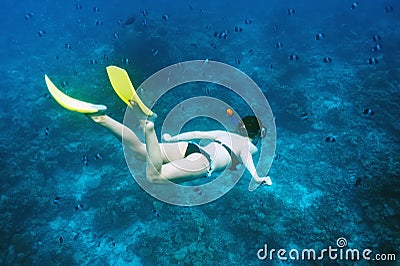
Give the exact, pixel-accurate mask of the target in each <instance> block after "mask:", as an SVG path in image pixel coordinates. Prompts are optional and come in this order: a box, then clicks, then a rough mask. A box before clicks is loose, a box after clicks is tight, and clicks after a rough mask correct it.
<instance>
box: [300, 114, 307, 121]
mask: <svg viewBox="0 0 400 266" xmlns="http://www.w3.org/2000/svg"><path fill="white" fill-rule="evenodd" d="M300 117H301V120H308V114H307V113H306V112H302V113H301V116H300Z"/></svg>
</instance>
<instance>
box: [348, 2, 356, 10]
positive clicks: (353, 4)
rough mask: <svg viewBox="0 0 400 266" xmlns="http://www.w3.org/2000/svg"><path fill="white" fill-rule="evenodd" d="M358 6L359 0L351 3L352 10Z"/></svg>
mask: <svg viewBox="0 0 400 266" xmlns="http://www.w3.org/2000/svg"><path fill="white" fill-rule="evenodd" d="M357 7H358V1H354V2H353V3H352V4H351V8H350V9H351V10H354V9H356V8H357Z"/></svg>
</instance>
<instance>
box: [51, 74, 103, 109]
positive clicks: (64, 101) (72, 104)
mask: <svg viewBox="0 0 400 266" xmlns="http://www.w3.org/2000/svg"><path fill="white" fill-rule="evenodd" d="M44 79H45V81H46V85H47V89H48V90H49V92H50V94H51V96H53V98H54V99H55V100H56V101H57V102H58V103H59V104H60V105H61V106H62V107H64V108H65V109H68V110H71V111H75V112H79V113H82V114H95V113H98V112H104V111H106V110H107V106H105V105H101V104H92V103H88V102H83V101H80V100H77V99H74V98H72V97H69V96H68V95H66V94H65V93H63V92H62V91H60V90H59V89H58V88H57V87H56V85H54V83H53V82H52V81H51V80H50V78H49V77H48V76H47V75H44Z"/></svg>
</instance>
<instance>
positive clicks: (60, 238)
mask: <svg viewBox="0 0 400 266" xmlns="http://www.w3.org/2000/svg"><path fill="white" fill-rule="evenodd" d="M58 241H60V245H62V243H63V242H64V238H63V237H62V236H60V237H59V238H58Z"/></svg>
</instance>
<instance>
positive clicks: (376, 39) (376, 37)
mask: <svg viewBox="0 0 400 266" xmlns="http://www.w3.org/2000/svg"><path fill="white" fill-rule="evenodd" d="M381 39H382V38H381V36H379V35H378V34H375V35H374V36H372V41H373V42H377V41H380V40H381Z"/></svg>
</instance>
